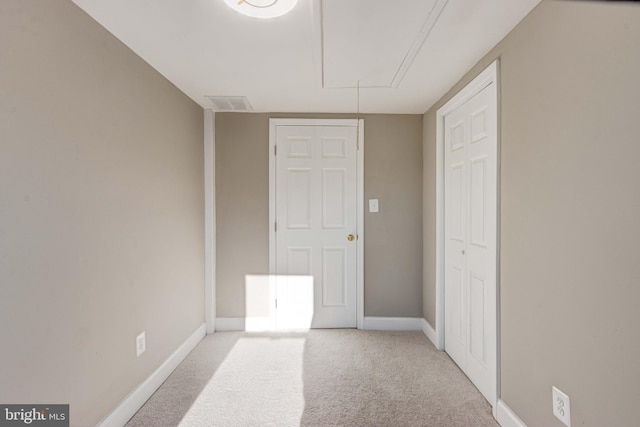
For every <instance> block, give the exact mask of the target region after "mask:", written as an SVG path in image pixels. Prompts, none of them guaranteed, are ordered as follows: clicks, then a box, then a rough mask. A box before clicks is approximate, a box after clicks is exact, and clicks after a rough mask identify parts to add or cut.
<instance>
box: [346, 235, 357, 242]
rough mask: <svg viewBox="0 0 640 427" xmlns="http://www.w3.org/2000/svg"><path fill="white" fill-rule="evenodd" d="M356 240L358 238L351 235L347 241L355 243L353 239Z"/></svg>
mask: <svg viewBox="0 0 640 427" xmlns="http://www.w3.org/2000/svg"><path fill="white" fill-rule="evenodd" d="M355 238H356V236H354V235H353V234H349V235H348V236H347V240H348V241H350V242H353V239H355Z"/></svg>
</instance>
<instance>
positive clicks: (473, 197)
mask: <svg viewBox="0 0 640 427" xmlns="http://www.w3.org/2000/svg"><path fill="white" fill-rule="evenodd" d="M493 85H495V83H491V84H489V86H487V87H485V88H484V89H482V90H481V91H480V92H479V93H478V94H476V95H475V96H474V97H473V98H471V99H470V100H469V101H467V102H466V103H465V104H463V105H462V106H460V107H458V108H457V109H456V110H454V111H453V112H451V113H449V114H448V115H447V116H446V117H445V119H444V124H445V126H444V128H445V140H444V141H445V143H444V151H445V153H444V169H445V184H444V188H445V190H444V193H445V194H444V199H445V200H444V201H445V213H444V256H445V259H444V281H445V350H446V351H447V353H448V354H449V355H450V356H451V358H452V359H453V360H454V361H455V362H456V363H457V364H458V366H459V367H460V368H461V369H462V370H463V371H464V372H465V374H466V375H467V376H468V377H469V379H471V381H472V382H473V383H474V384H475V385H476V387H477V388H478V389H479V390H480V391H481V392H482V393H483V395H484V396H485V397H486V398H487V400H488V401H489V402H491V403H492V404H493V403H494V400H495V398H496V387H497V383H496V370H497V365H496V348H497V347H496V340H497V323H496V254H497V251H496V248H497V247H496V244H497V238H496V237H497V233H496V229H497V118H496V117H497V102H496V101H497V100H496V96H495V93H496V92H495V87H493Z"/></svg>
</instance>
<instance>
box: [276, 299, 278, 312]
mask: <svg viewBox="0 0 640 427" xmlns="http://www.w3.org/2000/svg"><path fill="white" fill-rule="evenodd" d="M277 309H278V299H277V298H276V310H277Z"/></svg>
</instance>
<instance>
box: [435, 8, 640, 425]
mask: <svg viewBox="0 0 640 427" xmlns="http://www.w3.org/2000/svg"><path fill="white" fill-rule="evenodd" d="M638 46H640V7H638V6H637V5H635V4H628V3H627V4H624V3H622V4H608V3H599V2H576V1H571V2H561V1H545V2H543V3H542V4H541V5H540V6H539V7H537V8H536V9H535V10H534V11H533V12H532V13H531V14H530V15H529V16H528V17H527V18H525V19H524V21H523V22H522V23H521V24H520V25H518V26H517V27H516V28H515V29H514V31H513V32H511V33H510V34H509V35H508V36H507V37H506V38H505V40H503V41H502V42H501V43H500V44H499V45H498V46H497V47H496V48H495V49H494V50H493V51H492V52H491V53H489V54H488V55H487V57H485V58H484V59H483V60H482V61H481V62H480V63H479V64H478V65H477V66H476V67H475V68H474V69H473V70H472V71H471V72H470V73H469V74H467V76H465V77H464V78H463V79H462V80H461V81H460V82H459V83H458V84H457V85H456V87H455V88H454V89H453V90H452V91H451V92H450V93H449V94H448V95H447V96H445V97H444V98H443V99H442V100H441V101H440V102H438V104H437V105H436V106H434V107H433V108H432V109H431V110H430V111H429V112H427V114H426V115H425V127H426V129H425V140H424V153H425V156H424V158H425V166H424V167H425V171H426V173H425V178H424V184H425V187H427V188H425V191H424V194H425V200H424V210H425V225H424V227H425V239H426V246H427V247H426V249H425V255H426V256H427V257H429V258H430V259H427V260H425V263H426V264H427V265H432V264H433V256H434V255H433V254H434V253H435V248H434V245H435V239H434V232H435V225H434V221H435V219H434V216H433V214H432V211H431V210H430V209H431V206H432V205H433V204H434V203H435V180H434V175H433V171H434V170H435V132H436V130H435V112H436V110H437V108H439V107H440V106H441V105H442V104H443V103H444V102H446V100H448V99H449V98H450V97H451V96H452V95H453V94H454V93H456V92H457V91H458V90H459V89H460V88H462V87H463V85H464V84H465V83H467V82H468V81H469V80H470V79H472V78H473V77H474V76H475V75H477V73H478V72H479V71H480V70H481V69H483V68H484V67H485V66H486V65H488V64H489V63H490V62H492V61H493V60H494V59H495V58H498V57H499V58H500V60H501V64H500V73H501V85H502V86H501V98H502V99H501V102H502V104H501V115H502V123H501V132H502V135H501V144H502V147H501V166H502V172H501V187H502V193H501V196H502V207H501V210H500V215H501V221H500V226H501V233H502V235H501V240H500V244H501V268H500V274H501V285H500V286H501V303H500V310H501V317H502V319H501V323H500V329H501V342H502V344H501V353H500V355H501V377H502V380H501V387H502V398H503V400H504V401H505V402H506V403H507V405H508V406H509V407H511V409H513V410H514V412H515V413H516V414H517V415H518V416H519V417H520V418H521V419H522V420H523V421H524V422H525V423H526V424H527V425H528V426H530V427H534V426H545V427H546V426H556V425H558V426H559V425H561V424H560V423H559V422H558V421H557V420H556V419H555V418H554V417H553V415H552V413H551V386H552V385H556V386H557V387H559V388H560V389H561V390H563V391H564V392H566V393H567V394H568V395H569V397H570V398H571V410H572V424H573V425H580V426H594V427H596V426H605V425H606V426H620V427H622V426H635V425H637V424H638V415H637V407H636V406H637V402H638V400H639V399H640V367H639V365H638V363H637V354H638V351H639V350H640V338H639V336H640V335H638V331H637V328H638V325H640V311H639V310H638V309H637V303H638V301H640V286H638V279H637V272H636V267H637V265H638V261H639V260H640V250H639V249H638V240H639V239H640V225H639V224H640V222H639V221H638V218H640V202H639V200H640V196H639V194H640V193H639V188H640V187H639V183H640V168H639V167H638V165H637V159H638V158H639V157H640V144H639V143H638V141H639V139H638V135H640V121H639V120H638V112H639V111H640V107H639V102H640V84H639V83H638V76H640V50H639V49H638ZM434 283H435V278H434V270H428V271H427V274H426V280H425V290H424V295H425V307H424V308H425V310H424V311H425V317H426V318H427V319H429V320H430V321H432V320H434V317H435V316H434V311H435V303H434V299H433V295H434Z"/></svg>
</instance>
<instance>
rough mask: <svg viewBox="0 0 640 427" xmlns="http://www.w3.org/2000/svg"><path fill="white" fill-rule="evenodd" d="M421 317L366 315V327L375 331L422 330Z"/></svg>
mask: <svg viewBox="0 0 640 427" xmlns="http://www.w3.org/2000/svg"><path fill="white" fill-rule="evenodd" d="M421 321H422V319H421V318H420V317H365V318H364V328H363V329H366V330H373V331H421V330H422V322H421Z"/></svg>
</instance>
